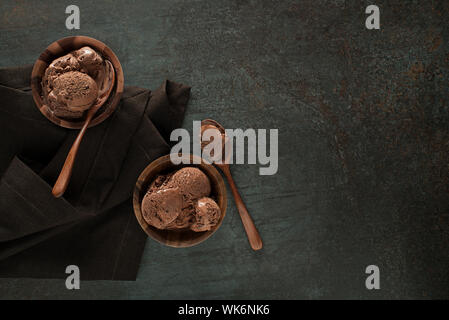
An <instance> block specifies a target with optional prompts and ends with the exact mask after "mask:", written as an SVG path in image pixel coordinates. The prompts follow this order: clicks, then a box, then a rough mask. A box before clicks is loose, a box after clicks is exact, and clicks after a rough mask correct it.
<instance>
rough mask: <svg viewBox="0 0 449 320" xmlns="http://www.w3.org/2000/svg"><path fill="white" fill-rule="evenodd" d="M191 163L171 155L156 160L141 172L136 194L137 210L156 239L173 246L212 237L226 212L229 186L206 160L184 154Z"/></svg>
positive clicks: (143, 222) (146, 227) (139, 219)
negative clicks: (183, 162) (226, 185)
mask: <svg viewBox="0 0 449 320" xmlns="http://www.w3.org/2000/svg"><path fill="white" fill-rule="evenodd" d="M182 157H183V158H184V159H188V160H189V163H190V164H179V165H175V164H173V163H172V162H171V160H170V155H166V156H163V157H161V158H158V159H156V160H155V161H153V162H152V163H151V164H149V165H148V166H147V167H146V168H145V170H144V171H143V172H142V173H141V174H140V176H139V178H138V180H137V182H136V186H135V189H134V194H133V207H134V213H135V216H136V218H137V221H138V222H139V224H140V226H141V227H142V229H143V230H144V231H145V232H146V233H147V234H148V236H150V237H151V238H152V239H154V240H156V241H158V242H160V243H162V244H165V245H168V246H171V247H178V248H183V247H190V246H193V245H196V244H199V243H201V242H203V241H204V240H206V239H207V238H209V237H210V236H211V235H212V234H213V233H215V231H216V230H217V229H218V228H219V227H220V225H221V223H222V221H223V219H224V217H225V214H226V205H227V203H226V201H227V200H226V187H225V184H224V181H223V178H222V177H221V175H220V174H219V173H218V171H217V170H216V169H215V168H214V167H213V166H212V165H211V164H209V163H207V162H206V161H205V160H202V162H201V163H200V164H194V163H193V159H194V158H196V159H200V158H198V157H196V156H194V155H190V154H188V155H183V156H182Z"/></svg>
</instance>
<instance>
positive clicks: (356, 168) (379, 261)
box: [0, 0, 449, 299]
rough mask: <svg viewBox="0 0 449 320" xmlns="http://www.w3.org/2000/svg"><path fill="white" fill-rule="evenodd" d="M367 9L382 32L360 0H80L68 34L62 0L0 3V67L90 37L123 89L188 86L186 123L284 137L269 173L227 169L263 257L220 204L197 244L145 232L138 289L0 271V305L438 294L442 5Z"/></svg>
mask: <svg viewBox="0 0 449 320" xmlns="http://www.w3.org/2000/svg"><path fill="white" fill-rule="evenodd" d="M375 3H376V4H377V5H379V7H380V8H381V30H380V31H368V30H366V28H365V18H366V15H365V13H364V12H365V8H366V6H367V5H369V4H371V2H368V1H345V0H333V1H324V0H315V1H312V0H306V1H267V0H264V1H243V2H242V1H219V0H198V1H162V0H152V1H144V0H140V1H130V2H122V1H118V0H115V1H78V2H77V4H78V6H79V7H80V9H81V30H79V31H68V30H66V29H65V18H66V15H65V13H64V11H65V5H66V4H65V3H64V2H61V1H56V0H52V1H45V2H41V1H39V2H38V1H31V0H28V1H1V3H0V43H1V48H2V49H1V51H0V66H2V67H4V66H12V65H19V64H26V63H33V62H34V60H35V59H36V58H37V56H38V55H39V53H40V52H41V51H42V50H43V49H44V48H45V47H46V46H47V45H48V44H49V43H51V42H53V41H54V40H56V39H59V38H61V37H64V36H68V35H75V34H82V35H88V36H92V37H95V38H97V39H100V40H101V41H103V42H105V43H106V44H108V45H109V46H110V47H111V48H112V49H113V50H114V51H115V52H116V54H117V56H118V57H119V59H120V61H121V63H122V65H123V69H124V73H125V82H126V84H127V85H138V86H142V87H148V88H156V87H157V86H159V84H160V83H161V81H162V80H163V79H165V78H168V79H172V80H175V81H179V82H184V83H187V84H190V85H192V86H193V90H192V100H191V103H190V104H189V108H188V112H187V117H186V119H185V122H184V126H185V127H186V128H188V129H191V127H192V120H201V119H203V118H213V119H216V120H218V121H219V122H221V123H222V124H223V125H224V126H226V127H229V128H267V129H269V128H278V129H279V135H280V136H279V139H280V140H279V172H278V174H277V175H275V176H259V175H258V167H257V166H255V165H240V166H234V167H233V168H232V171H233V174H234V176H235V180H236V183H237V185H238V186H239V188H240V190H241V193H242V195H243V198H244V200H245V201H246V204H247V207H248V209H249V211H250V212H251V213H252V215H253V218H254V220H255V223H256V225H257V227H258V228H259V231H260V234H261V236H262V238H263V240H264V249H263V250H262V251H261V252H253V251H251V249H250V247H249V245H248V243H247V239H246V236H245V233H244V231H243V227H242V224H241V222H240V218H239V216H238V213H237V211H236V208H235V205H234V203H233V202H232V199H231V197H230V200H229V206H228V208H229V209H228V210H229V211H228V213H227V217H226V218H225V220H224V223H223V225H222V227H221V229H220V230H219V231H218V232H217V233H216V234H215V235H214V236H213V237H212V238H210V239H209V240H208V241H206V242H205V243H203V244H201V245H198V246H196V247H193V248H189V249H182V250H179V249H178V250H177V249H172V248H168V247H164V246H162V245H160V244H158V243H156V242H154V241H151V240H148V242H147V245H146V248H145V252H144V257H143V260H142V264H141V267H140V271H139V275H138V279H137V281H136V282H110V281H93V282H82V283H81V288H82V289H81V290H79V291H69V290H66V289H65V285H64V281H61V280H33V279H0V298H57V299H59V298H88V299H91V298H120V299H128V298H144V299H147V298H151V299H157V298H167V299H183V298H189V299H202V298H207V299H215V298H255V299H262V298H272V299H278V298H284V299H301V298H316V299H318V298H361V299H370V298H375V299H377V298H448V297H449V294H448V289H447V288H448V286H449V276H448V270H449V254H448V248H449V212H448V209H449V198H448V191H449V184H448V182H449V168H448V164H447V163H448V159H449V132H448V124H449V122H448V120H449V112H448V82H447V80H448V73H449V69H448V64H449V46H448V40H449V39H448V36H449V27H448V26H449V24H448V23H447V17H448V15H449V3H448V2H446V1H405V0H401V1H386V0H378V1H375ZM103 5H104V8H103V7H102V6H103ZM228 190H229V189H228ZM229 195H230V193H229ZM370 264H375V265H378V266H379V267H380V270H381V290H379V291H368V290H367V289H366V288H365V278H366V276H367V275H366V274H365V268H366V266H368V265H370ZM186 272H187V274H189V276H185V274H186ZM81 274H82V271H81Z"/></svg>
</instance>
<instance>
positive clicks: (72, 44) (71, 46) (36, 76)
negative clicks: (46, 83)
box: [31, 36, 124, 129]
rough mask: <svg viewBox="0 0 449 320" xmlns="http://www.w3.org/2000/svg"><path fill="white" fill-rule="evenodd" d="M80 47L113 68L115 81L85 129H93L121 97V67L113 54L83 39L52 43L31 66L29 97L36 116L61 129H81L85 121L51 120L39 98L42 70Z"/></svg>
mask: <svg viewBox="0 0 449 320" xmlns="http://www.w3.org/2000/svg"><path fill="white" fill-rule="evenodd" d="M84 46H89V47H91V48H92V49H95V50H96V51H97V52H98V53H100V54H101V55H102V56H103V57H104V58H106V59H108V60H109V61H111V63H112V65H113V66H114V70H115V78H116V80H115V83H114V88H113V89H112V92H111V94H110V96H109V98H108V100H107V101H106V102H105V103H104V105H103V106H102V107H101V108H100V110H98V111H97V113H96V114H95V116H94V118H93V119H92V121H91V123H90V124H89V127H92V126H95V125H97V124H99V123H101V122H102V121H104V120H105V119H106V118H107V117H109V116H110V115H111V114H112V112H114V110H115V108H116V107H117V105H118V103H119V102H120V98H121V96H122V93H123V86H124V79H123V70H122V66H121V65H120V61H119V60H118V58H117V56H116V55H115V54H114V52H112V50H111V49H110V48H109V47H108V46H106V45H105V44H104V43H103V42H101V41H99V40H96V39H94V38H90V37H85V36H74V37H67V38H63V39H60V40H58V41H55V42H53V43H52V44H51V45H49V46H48V47H47V49H45V51H44V52H42V53H41V55H40V56H39V58H38V59H37V60H36V62H35V63H34V67H33V71H32V72H31V91H32V93H33V99H34V102H35V103H36V106H37V107H38V108H39V110H40V112H41V113H42V114H43V115H44V116H45V117H47V118H48V119H49V120H50V121H52V122H54V123H55V124H57V125H58V126H61V127H64V128H69V129H81V127H82V126H83V124H84V121H85V119H84V118H80V119H64V118H59V117H57V116H55V114H54V113H53V112H52V111H51V110H50V108H49V107H48V106H47V104H46V103H45V99H44V98H43V94H42V84H41V82H42V77H43V75H44V74H45V69H47V67H48V65H49V64H50V63H51V62H52V61H53V60H55V59H56V58H59V57H61V56H63V55H65V54H67V53H69V52H71V51H73V50H77V49H79V48H81V47H84Z"/></svg>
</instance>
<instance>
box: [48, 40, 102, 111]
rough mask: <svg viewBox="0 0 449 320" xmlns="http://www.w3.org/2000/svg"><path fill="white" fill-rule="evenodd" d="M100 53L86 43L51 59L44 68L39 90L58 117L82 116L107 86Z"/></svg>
mask: <svg viewBox="0 0 449 320" xmlns="http://www.w3.org/2000/svg"><path fill="white" fill-rule="evenodd" d="M109 80H110V79H109V77H107V66H106V63H105V61H104V59H103V57H102V56H101V55H100V54H99V53H98V52H96V51H95V50H94V49H92V48H90V47H82V48H81V49H78V50H75V51H72V52H70V53H68V54H66V55H65V56H62V57H59V58H57V59H55V60H54V61H53V62H52V63H51V64H50V65H49V66H48V67H47V69H46V70H45V74H44V76H43V78H42V89H43V90H42V92H43V95H44V99H45V100H46V101H47V104H48V107H49V108H50V110H51V111H52V112H53V113H54V114H55V115H56V116H58V117H61V118H66V119H76V118H81V117H83V115H84V113H85V111H86V110H88V109H89V108H90V107H91V106H93V105H94V103H95V101H96V99H97V97H98V96H100V95H101V94H103V93H104V92H106V90H107V89H108V88H109V87H110V85H111V84H110V83H109V82H108V81H109Z"/></svg>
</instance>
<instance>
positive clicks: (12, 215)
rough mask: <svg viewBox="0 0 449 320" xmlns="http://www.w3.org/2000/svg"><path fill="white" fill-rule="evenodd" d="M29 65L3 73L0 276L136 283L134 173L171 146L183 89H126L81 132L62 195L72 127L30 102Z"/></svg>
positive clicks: (138, 233)
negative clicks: (71, 272) (56, 188)
mask: <svg viewBox="0 0 449 320" xmlns="http://www.w3.org/2000/svg"><path fill="white" fill-rule="evenodd" d="M31 68H32V66H27V67H19V68H5V69H0V277H17V278H18V277H33V278H65V277H67V276H68V275H67V274H65V270H66V267H67V266H68V265H77V266H78V267H79V268H80V275H81V280H94V279H104V280H135V279H136V275H137V271H138V267H139V263H140V259H141V255H142V252H143V249H144V245H145V241H146V234H145V233H144V232H143V231H142V230H141V228H140V226H139V224H138V222H137V220H136V218H135V216H134V212H133V208H132V201H131V196H132V192H133V189H134V185H135V182H136V180H137V178H138V176H139V174H140V173H141V171H142V170H143V169H144V168H145V167H146V166H147V165H148V164H149V163H150V162H151V161H153V160H154V159H156V158H158V157H159V156H162V155H164V154H167V153H168V152H169V150H170V146H169V140H168V139H169V135H170V132H171V131H172V130H173V129H175V128H177V127H180V126H181V124H182V121H183V118H184V113H185V108H186V105H187V101H188V99H189V96H190V88H189V87H187V86H185V85H181V84H177V83H174V82H171V81H165V82H164V83H163V84H162V85H161V87H160V88H158V89H157V90H155V91H153V92H151V91H149V90H146V89H141V88H136V87H128V88H126V89H125V92H124V94H123V97H122V99H121V102H120V105H119V106H118V108H117V110H116V111H115V112H114V113H113V114H112V115H111V116H110V117H109V118H108V119H107V120H105V121H104V122H102V123H101V124H99V125H97V126H95V127H92V128H90V129H88V130H87V132H86V134H85V136H84V139H83V141H82V143H81V147H80V149H79V152H78V156H77V159H76V163H75V165H74V169H73V175H72V178H71V181H70V184H69V187H68V189H67V191H66V193H65V194H64V197H63V198H59V199H56V198H54V197H53V196H52V194H51V188H52V186H53V184H54V182H55V181H56V178H57V177H58V175H59V172H60V170H61V168H62V165H63V163H64V161H65V158H66V156H67V153H68V151H69V149H70V147H71V145H72V143H73V141H74V140H75V137H76V135H77V134H78V130H71V129H65V128H61V127H59V126H57V125H55V124H53V123H52V122H50V121H49V120H47V118H45V117H44V116H43V115H42V114H41V113H40V112H39V110H38V109H37V108H36V106H35V104H34V101H33V98H32V96H31V91H30V87H29V85H30V75H31Z"/></svg>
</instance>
